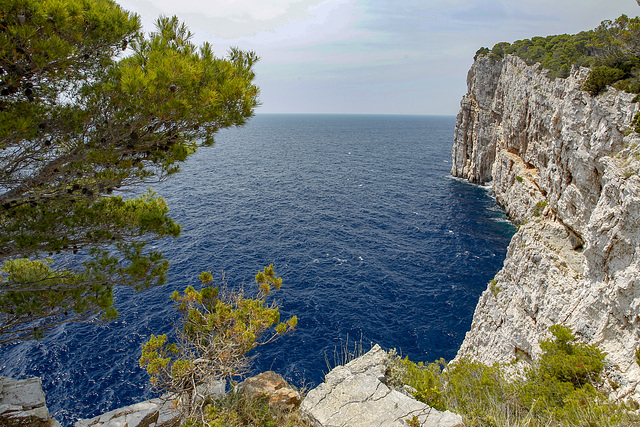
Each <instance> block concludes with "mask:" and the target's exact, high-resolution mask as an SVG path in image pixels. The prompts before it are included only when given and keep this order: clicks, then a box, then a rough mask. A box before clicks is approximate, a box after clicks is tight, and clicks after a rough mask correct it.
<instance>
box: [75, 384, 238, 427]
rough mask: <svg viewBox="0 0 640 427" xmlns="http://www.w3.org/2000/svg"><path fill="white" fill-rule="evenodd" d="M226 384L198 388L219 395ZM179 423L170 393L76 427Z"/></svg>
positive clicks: (173, 426)
mask: <svg viewBox="0 0 640 427" xmlns="http://www.w3.org/2000/svg"><path fill="white" fill-rule="evenodd" d="M225 386H226V382H225V381H221V380H217V381H211V382H209V383H206V384H203V385H201V386H199V388H198V390H199V392H200V393H202V394H208V395H214V396H219V395H221V394H224V392H225ZM179 425H180V412H179V410H178V409H177V408H176V405H175V403H174V402H173V399H171V398H170V396H169V395H164V396H162V397H159V398H156V399H150V400H145V401H144V402H140V403H135V404H133V405H129V406H125V407H123V408H118V409H114V410H113V411H109V412H106V413H104V414H102V415H98V416H97V417H94V418H91V419H86V420H78V421H77V422H76V423H75V427H177V426H179Z"/></svg>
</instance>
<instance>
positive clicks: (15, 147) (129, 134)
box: [0, 0, 258, 343]
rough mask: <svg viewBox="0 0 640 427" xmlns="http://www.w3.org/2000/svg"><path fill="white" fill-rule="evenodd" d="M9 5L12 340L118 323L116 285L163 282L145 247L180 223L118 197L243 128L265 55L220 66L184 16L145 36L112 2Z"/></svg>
mask: <svg viewBox="0 0 640 427" xmlns="http://www.w3.org/2000/svg"><path fill="white" fill-rule="evenodd" d="M0 4H1V7H0V261H1V262H2V263H3V264H2V268H1V274H0V343H2V342H7V341H11V340H15V339H24V338H29V337H31V336H33V335H34V334H35V335H40V334H41V333H42V332H43V331H45V330H46V329H48V328H50V327H52V326H53V325H55V324H57V323H59V322H65V321H69V320H79V319H86V318H88V317H89V316H91V315H93V314H95V313H98V312H103V313H105V314H106V316H107V317H113V316H115V315H116V314H117V312H116V310H115V309H114V308H113V296H112V288H113V286H115V285H128V286H133V287H135V288H136V289H144V288H146V287H149V286H152V285H154V284H161V283H163V282H164V280H165V274H166V271H167V268H168V263H167V261H166V260H165V259H164V258H163V257H162V255H161V254H160V253H158V252H155V251H150V250H148V249H147V248H146V246H145V243H146V242H148V241H149V240H151V239H157V238H162V237H167V236H172V237H175V236H177V235H178V234H179V232H180V227H179V226H178V225H177V224H176V223H175V222H174V221H173V220H172V219H171V218H170V216H169V214H168V208H167V206H166V203H165V202H164V200H163V199H162V198H161V197H159V196H157V195H155V194H154V193H151V192H149V193H147V194H144V195H142V196H139V197H137V198H132V197H131V196H128V197H124V194H123V193H122V192H123V191H124V190H126V189H128V188H131V187H132V186H136V185H140V184H146V183H150V182H157V181H159V180H163V179H165V178H167V177H168V176H169V175H171V174H173V173H175V172H177V171H178V170H179V166H178V165H179V163H180V162H182V161H184V160H185V159H186V158H187V157H188V156H189V155H190V154H192V153H193V152H194V151H195V150H196V148H197V147H198V145H210V144H212V143H213V136H214V134H215V133H216V132H217V131H218V130H219V129H221V128H226V127H230V126H239V125H242V124H244V123H245V122H246V120H247V119H248V118H249V117H251V116H252V115H253V111H254V108H255V107H256V105H257V103H258V101H257V96H258V88H257V87H256V86H255V85H254V84H253V79H254V73H253V65H254V63H255V62H256V60H257V57H256V56H255V54H253V53H252V52H244V51H241V50H238V49H231V50H230V52H229V54H228V56H227V57H226V58H219V57H216V56H215V55H214V54H213V51H212V48H211V46H210V45H209V44H206V43H205V44H204V45H202V46H200V47H197V46H195V45H194V44H193V43H192V41H191V38H192V35H191V33H190V32H189V31H188V29H187V28H186V27H185V26H184V24H181V23H180V22H179V21H178V20H177V19H176V18H175V17H173V18H160V19H159V20H158V21H157V24H156V26H157V29H156V31H154V32H152V33H150V34H149V35H146V36H145V35H144V34H142V33H141V32H140V23H139V19H138V17H137V16H136V15H133V14H131V13H129V12H127V11H124V10H123V9H121V8H120V6H118V5H117V4H116V3H115V2H113V1H111V0H51V1H39V0H2V1H1V2H0ZM125 50H126V51H127V52H128V54H127V55H126V56H125V57H124V58H121V57H120V56H121V55H122V54H123V52H124V51H125ZM34 320H35V322H34Z"/></svg>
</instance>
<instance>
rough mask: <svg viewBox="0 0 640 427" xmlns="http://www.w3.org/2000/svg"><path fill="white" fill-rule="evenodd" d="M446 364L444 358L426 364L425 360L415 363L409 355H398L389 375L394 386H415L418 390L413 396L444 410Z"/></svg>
mask: <svg viewBox="0 0 640 427" xmlns="http://www.w3.org/2000/svg"><path fill="white" fill-rule="evenodd" d="M444 366H445V361H444V359H441V360H439V361H437V362H434V363H428V364H425V363H423V362H419V363H414V362H412V361H410V360H409V358H408V357H405V358H404V359H400V358H398V357H396V358H392V359H391V361H390V366H389V370H388V376H389V377H390V378H391V380H392V384H391V385H392V386H393V385H395V386H396V387H399V386H402V385H404V384H406V385H408V386H410V387H413V388H414V389H415V390H416V391H415V393H413V397H415V398H416V399H417V400H419V401H421V402H424V403H426V404H427V405H429V406H431V407H433V408H436V409H438V410H440V411H444V410H445V409H446V404H445V401H444V397H443V395H442V384H441V380H442V368H443V367H444Z"/></svg>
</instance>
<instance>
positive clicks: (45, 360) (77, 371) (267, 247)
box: [0, 115, 514, 425]
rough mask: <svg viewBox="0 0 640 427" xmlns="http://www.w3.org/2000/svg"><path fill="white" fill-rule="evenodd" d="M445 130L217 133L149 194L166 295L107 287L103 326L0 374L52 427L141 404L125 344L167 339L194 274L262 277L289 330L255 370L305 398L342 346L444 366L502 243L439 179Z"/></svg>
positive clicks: (0, 360) (34, 349) (506, 229)
mask: <svg viewBox="0 0 640 427" xmlns="http://www.w3.org/2000/svg"><path fill="white" fill-rule="evenodd" d="M454 126H455V118H454V117H434V116H383V115H258V116H256V117H254V118H253V119H252V120H251V121H250V122H249V123H248V124H247V125H246V126H245V127H242V128H237V129H230V130H225V131H223V132H221V133H220V134H219V135H218V137H217V138H216V141H217V142H216V144H215V145H214V146H213V147H211V148H203V149H200V150H199V151H198V152H197V153H196V154H195V155H194V156H192V157H191V158H190V159H189V160H188V161H187V162H186V163H185V164H184V165H183V167H182V172H181V173H179V174H177V175H174V176H173V177H172V179H170V180H168V181H166V182H164V183H161V184H159V185H155V186H154V190H155V191H157V192H158V193H159V194H161V195H163V196H164V197H165V198H166V200H167V202H168V204H169V207H170V209H171V212H172V215H173V217H174V218H175V219H176V220H177V221H178V222H179V223H180V224H181V225H182V227H183V232H182V235H181V236H180V237H179V238H177V239H175V240H174V239H166V240H161V241H157V242H153V243H152V244H151V246H153V247H155V248H156V249H159V250H162V251H163V252H164V254H165V256H166V257H167V258H168V259H169V260H170V261H171V265H172V267H171V272H170V274H169V280H168V283H167V285H165V286H162V287H156V288H152V289H150V290H147V291H144V292H141V293H135V292H133V291H131V290H130V289H122V288H119V289H117V290H116V298H117V302H116V305H117V306H118V308H119V310H120V313H121V315H120V317H119V318H118V320H116V321H114V322H111V323H108V324H95V323H82V324H70V325H64V326H61V327H59V328H57V329H56V330H54V331H53V332H52V333H51V334H49V335H48V336H47V337H46V338H44V339H42V340H40V341H33V342H23V343H17V344H13V345H10V346H8V347H4V348H1V349H0V374H1V375H5V376H12V377H27V376H33V375H37V376H40V377H42V380H43V384H44V389H45V392H46V394H47V402H48V405H49V408H50V410H51V412H52V413H53V415H54V416H55V417H56V418H57V419H58V420H59V421H61V422H62V424H63V425H72V424H73V422H74V421H75V420H76V419H78V418H89V417H93V416H95V415H98V414H100V413H103V412H106V411H109V410H112V409H115V408H117V407H120V406H123V405H129V404H132V403H135V402H138V401H141V400H144V399H147V398H150V397H151V396H152V394H151V392H150V391H149V387H148V379H147V374H146V372H144V370H142V369H141V368H139V367H138V358H139V356H140V345H141V343H143V342H144V341H146V340H147V339H148V337H149V335H150V334H152V333H154V334H162V333H171V331H172V329H173V323H174V321H175V319H176V315H177V312H176V310H175V309H174V307H173V304H172V301H171V300H170V299H169V295H170V294H171V293H172V292H173V291H174V290H175V289H178V290H183V289H184V288H185V287H186V286H188V285H197V284H198V279H197V276H198V274H199V273H200V272H201V271H203V270H210V271H211V272H212V273H213V275H214V277H216V278H218V279H221V278H222V277H223V275H224V278H225V280H226V282H228V284H229V286H231V287H234V286H240V285H244V286H245V288H247V289H251V286H252V285H253V283H254V281H253V278H254V276H255V274H256V272H257V271H258V270H260V269H261V268H263V267H264V266H266V265H269V264H271V263H273V264H274V266H275V270H276V273H277V274H278V275H279V276H281V277H282V278H283V286H282V289H281V290H280V291H279V292H277V293H275V294H274V296H275V298H276V299H277V301H278V302H279V303H280V305H281V312H282V317H283V318H288V317H290V316H291V315H294V314H295V315H297V316H298V319H299V323H298V327H297V330H296V331H295V332H294V333H293V334H291V335H289V336H286V337H284V338H282V339H280V340H279V341H277V342H275V343H272V344H269V345H266V346H262V347H259V348H258V352H257V358H256V362H255V371H256V372H259V371H263V370H268V369H272V370H275V371H277V372H279V373H281V374H282V375H284V376H285V377H286V378H288V379H289V380H290V381H291V382H292V383H294V384H296V385H299V386H300V385H307V386H313V385H315V384H319V383H320V382H322V379H323V375H324V374H325V373H326V372H327V371H328V369H329V368H328V366H327V365H330V366H334V365H335V363H338V362H339V361H340V360H341V358H342V353H343V351H344V348H345V347H348V350H349V351H353V349H354V346H359V345H360V344H361V345H362V347H363V350H364V351H366V350H368V349H369V348H370V347H371V346H372V345H373V344H374V343H378V344H380V345H381V346H382V347H383V348H386V349H390V348H397V349H398V351H400V352H401V354H402V355H406V356H409V358H410V359H412V360H415V361H418V360H423V361H431V360H434V359H438V358H441V357H444V358H445V359H451V358H453V357H454V356H455V354H456V351H457V349H458V347H459V345H460V343H461V342H462V340H463V338H464V334H465V332H466V331H467V330H468V329H469V327H470V324H471V319H472V316H473V310H474V308H475V305H476V303H477V301H478V297H479V295H480V293H481V292H482V291H483V290H484V288H485V287H486V284H487V282H488V281H489V280H491V278H493V276H494V275H495V273H496V272H497V271H498V270H499V269H500V268H501V266H502V262H503V260H504V257H505V253H506V248H507V245H508V243H509V240H510V238H511V236H512V234H513V232H514V228H513V226H512V225H511V224H509V223H508V222H507V221H506V220H505V217H504V214H503V212H502V211H501V210H500V209H499V208H498V207H497V206H496V204H495V200H493V199H492V197H491V193H490V192H489V190H487V189H485V188H482V187H478V186H473V185H470V184H468V183H466V182H463V181H460V180H457V179H454V178H451V177H450V175H449V171H450V169H451V146H452V143H453V130H454ZM138 190H139V191H140V192H142V191H144V190H145V189H138Z"/></svg>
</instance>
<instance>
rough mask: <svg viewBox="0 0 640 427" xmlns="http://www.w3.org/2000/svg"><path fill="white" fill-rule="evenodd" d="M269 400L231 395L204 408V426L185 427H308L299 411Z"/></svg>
mask: <svg viewBox="0 0 640 427" xmlns="http://www.w3.org/2000/svg"><path fill="white" fill-rule="evenodd" d="M268 400H269V399H268V398H267V397H266V396H259V397H252V396H247V395H245V394H241V393H234V392H230V393H227V394H225V395H224V396H221V397H219V398H218V399H215V400H208V401H207V403H206V405H205V409H204V412H205V415H204V422H200V421H197V420H193V419H192V420H189V421H188V422H187V423H186V424H185V425H186V427H204V426H207V427H236V426H237V427H244V426H252V427H309V424H308V423H306V422H305V421H303V420H302V418H301V416H300V412H299V411H292V412H287V411H284V410H282V409H280V408H278V407H276V406H272V405H269V401H268Z"/></svg>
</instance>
